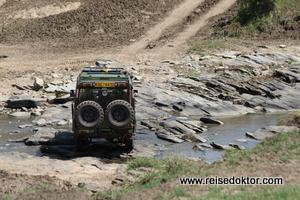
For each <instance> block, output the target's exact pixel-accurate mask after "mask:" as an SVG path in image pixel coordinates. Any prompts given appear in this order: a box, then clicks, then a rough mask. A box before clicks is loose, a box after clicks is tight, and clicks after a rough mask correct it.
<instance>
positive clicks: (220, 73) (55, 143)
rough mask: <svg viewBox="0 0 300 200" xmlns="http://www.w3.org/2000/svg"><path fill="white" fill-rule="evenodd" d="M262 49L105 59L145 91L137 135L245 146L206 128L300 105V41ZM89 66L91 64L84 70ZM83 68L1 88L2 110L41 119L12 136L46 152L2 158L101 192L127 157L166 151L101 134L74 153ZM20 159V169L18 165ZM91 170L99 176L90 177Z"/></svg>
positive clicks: (200, 147)
mask: <svg viewBox="0 0 300 200" xmlns="http://www.w3.org/2000/svg"><path fill="white" fill-rule="evenodd" d="M258 49H259V50H256V52H253V53H247V54H245V53H242V52H224V53H220V54H217V55H209V56H203V57H200V56H194V55H191V56H187V57H184V58H182V59H181V60H178V61H169V60H166V61H162V62H161V63H154V62H152V61H151V60H141V61H140V62H138V63H134V64H132V63H124V62H122V61H120V60H116V59H107V60H103V61H104V62H106V63H107V67H125V68H126V69H127V71H129V72H131V73H132V74H133V75H134V85H135V89H137V90H138V93H136V97H135V100H136V119H137V121H138V128H137V132H136V135H137V136H138V135H142V134H146V133H149V132H151V134H155V135H156V137H157V138H159V139H162V140H164V141H168V142H170V143H185V142H188V143H192V144H193V145H194V147H193V148H191V151H194V150H197V151H206V148H215V149H221V150H222V149H228V148H238V149H241V150H243V149H244V147H243V142H245V141H241V140H240V141H237V142H236V143H231V144H229V143H228V144H217V143H214V142H211V141H210V138H207V137H205V136H203V134H202V133H203V132H205V131H207V130H208V126H207V125H208V124H210V123H213V124H219V125H221V124H222V123H223V122H222V120H219V118H222V117H225V116H227V117H229V116H231V117H232V116H243V115H247V114H255V113H257V114H259V113H282V112H293V111H296V110H297V109H299V108H300V102H299V99H300V92H299V90H300V84H299V83H300V78H299V77H300V76H299V74H300V47H286V46H284V45H281V46H278V47H273V48H270V47H267V46H260V47H258ZM3 59H5V58H3ZM82 67H84V65H82V66H80V67H79V68H82ZM79 68H78V67H76V69H75V68H72V67H70V68H65V69H64V70H63V71H61V70H59V71H56V70H53V71H50V72H44V73H42V72H41V73H36V74H30V73H27V74H23V75H22V77H19V78H16V79H15V82H12V83H11V84H12V86H13V87H14V88H15V89H14V90H13V91H9V90H5V88H4V89H3V90H2V91H0V92H1V96H2V97H1V102H2V103H1V107H0V112H1V114H2V115H9V116H11V117H13V118H12V119H13V120H18V119H20V118H30V117H34V120H32V121H31V122H30V123H28V124H20V125H19V126H18V130H15V131H16V132H15V135H16V134H17V133H18V132H22V130H23V129H28V128H29V129H30V130H31V132H32V134H31V135H29V136H26V137H20V138H18V139H13V140H9V142H20V143H24V144H25V145H30V146H38V147H40V151H41V155H39V156H35V155H29V154H26V153H18V152H7V153H5V154H2V155H1V159H2V160H3V161H5V162H4V163H6V164H3V165H2V169H5V170H9V171H11V172H16V173H19V172H21V171H22V172H24V173H30V174H34V175H44V174H48V175H49V176H54V177H56V178H58V179H60V180H63V181H68V182H70V183H71V184H72V185H77V184H79V183H84V184H85V186H86V187H87V188H88V190H90V191H99V190H106V189H108V188H110V187H112V183H113V182H117V181H120V180H123V179H124V176H123V175H124V174H123V173H122V172H124V169H125V164H123V163H124V161H126V160H127V159H131V158H136V157H154V156H156V155H157V154H159V153H161V152H162V151H164V150H165V149H166V147H165V146H163V145H159V144H157V143H155V142H153V143H151V142H141V143H139V142H138V141H137V142H136V144H135V148H134V150H133V151H131V152H128V151H126V150H125V148H124V147H123V146H120V145H119V144H118V143H109V142H107V141H103V140H96V141H95V142H92V143H91V144H89V145H88V146H87V147H86V149H85V151H83V152H80V153H78V152H75V149H74V141H73V133H72V132H71V131H70V127H71V123H72V120H71V118H72V116H71V104H72V101H73V98H71V97H70V95H69V92H70V90H72V89H74V88H75V84H76V77H77V75H78V73H79ZM295 128H296V127H278V126H272V127H265V128H263V129H262V130H261V132H260V133H258V132H255V133H248V132H247V133H246V132H245V134H247V136H248V137H251V138H253V139H256V140H261V139H263V138H265V137H269V136H271V135H272V134H274V133H276V132H280V131H288V130H292V129H295ZM236 139H239V138H236ZM193 159H198V160H203V159H202V158H193ZM15 162H18V167H13V168H12V167H11V166H12V165H13V163H15ZM41 168H43V170H41ZM70 169H72V170H70ZM95 174H98V175H99V176H98V175H97V176H95ZM104 174H105V175H104ZM121 174H122V176H121ZM92 176H93V177H97V178H95V179H91V177H92ZM103 176H105V177H104V178H103ZM103 180H105V181H103ZM104 182H105V184H104Z"/></svg>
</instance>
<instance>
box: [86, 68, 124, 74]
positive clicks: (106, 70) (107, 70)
mask: <svg viewBox="0 0 300 200" xmlns="http://www.w3.org/2000/svg"><path fill="white" fill-rule="evenodd" d="M123 70H124V68H94V67H85V68H83V70H82V72H95V73H120V72H121V71H123Z"/></svg>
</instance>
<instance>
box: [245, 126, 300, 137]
mask: <svg viewBox="0 0 300 200" xmlns="http://www.w3.org/2000/svg"><path fill="white" fill-rule="evenodd" d="M298 130H299V129H298V128H297V127H296V126H268V127H266V128H261V129H259V130H257V131H255V132H254V133H249V132H247V133H246V136H248V137H250V138H253V139H256V140H263V139H265V138H267V137H272V136H274V134H276V133H284V132H289V131H298Z"/></svg>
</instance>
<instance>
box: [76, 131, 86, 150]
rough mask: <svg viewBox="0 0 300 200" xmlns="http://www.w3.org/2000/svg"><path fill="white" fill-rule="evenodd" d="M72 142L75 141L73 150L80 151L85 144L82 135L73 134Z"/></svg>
mask: <svg viewBox="0 0 300 200" xmlns="http://www.w3.org/2000/svg"><path fill="white" fill-rule="evenodd" d="M74 142H75V150H76V151H82V150H83V147H84V145H85V141H84V137H83V136H79V135H75V136H74Z"/></svg>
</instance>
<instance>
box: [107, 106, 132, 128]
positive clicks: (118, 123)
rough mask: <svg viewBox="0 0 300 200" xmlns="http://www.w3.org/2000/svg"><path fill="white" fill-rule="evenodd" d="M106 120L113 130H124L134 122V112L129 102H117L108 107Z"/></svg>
mask: <svg viewBox="0 0 300 200" xmlns="http://www.w3.org/2000/svg"><path fill="white" fill-rule="evenodd" d="M105 118H106V120H107V123H108V125H109V126H110V127H111V128H112V129H117V130H122V129H125V128H127V127H128V126H130V125H131V124H132V123H133V122H134V110H133V108H132V106H131V105H130V104H129V103H128V102H127V101H124V100H115V101H112V102H111V103H109V104H108V105H107V107H106V110H105Z"/></svg>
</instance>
